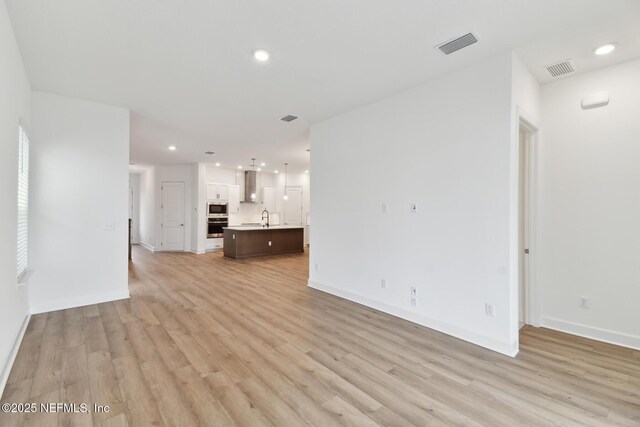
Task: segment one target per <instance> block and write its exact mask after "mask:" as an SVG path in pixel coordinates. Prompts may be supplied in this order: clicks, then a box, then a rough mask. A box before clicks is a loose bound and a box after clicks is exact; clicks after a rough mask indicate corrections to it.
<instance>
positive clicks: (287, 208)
mask: <svg viewBox="0 0 640 427" xmlns="http://www.w3.org/2000/svg"><path fill="white" fill-rule="evenodd" d="M286 194H287V199H286V200H284V224H285V225H302V187H287V190H286Z"/></svg>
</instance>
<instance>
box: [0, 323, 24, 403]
mask: <svg viewBox="0 0 640 427" xmlns="http://www.w3.org/2000/svg"><path fill="white" fill-rule="evenodd" d="M29 320H31V315H30V314H27V315H26V316H25V317H24V320H23V321H22V326H21V327H20V330H19V331H18V334H17V335H16V339H15V340H14V341H13V347H11V351H10V352H9V357H7V362H6V363H5V365H4V368H3V369H2V375H0V396H2V394H3V393H4V388H5V386H6V385H7V381H8V380H9V374H10V373H11V368H12V367H13V363H14V362H15V361H16V356H17V355H18V350H19V349H20V344H22V338H24V334H25V332H26V331H27V326H29Z"/></svg>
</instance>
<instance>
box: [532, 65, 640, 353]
mask: <svg viewBox="0 0 640 427" xmlns="http://www.w3.org/2000/svg"><path fill="white" fill-rule="evenodd" d="M638 76H640V61H633V62H627V63H624V64H621V65H617V66H614V67H610V68H606V69H602V70H599V71H595V72H591V73H587V74H583V75H578V76H575V77H573V78H569V79H565V80H561V81H558V82H555V83H551V84H547V85H544V86H543V87H542V119H543V128H542V135H541V140H540V147H539V152H538V155H539V172H540V178H541V179H540V183H539V185H540V191H539V219H538V231H539V233H538V246H539V250H538V253H539V257H538V258H539V261H538V270H537V279H538V284H539V286H540V287H541V288H542V293H543V317H542V323H543V325H545V326H549V327H552V328H556V329H560V330H565V331H568V332H570V333H574V334H578V335H585V336H589V337H594V338H597V339H601V340H605V341H611V342H614V343H618V344H623V345H628V346H631V347H635V348H640V310H638V301H640V261H639V260H640V225H639V222H638V220H639V219H640V167H639V161H640V120H639V117H640V79H639V77H638ZM597 91H607V92H609V93H610V96H611V102H610V104H609V105H608V106H607V107H604V108H599V109H593V110H582V109H581V108H580V100H581V98H582V97H583V96H585V95H588V94H591V93H593V92H597ZM580 296H584V297H586V298H588V299H589V308H587V309H584V308H579V307H578V297H580Z"/></svg>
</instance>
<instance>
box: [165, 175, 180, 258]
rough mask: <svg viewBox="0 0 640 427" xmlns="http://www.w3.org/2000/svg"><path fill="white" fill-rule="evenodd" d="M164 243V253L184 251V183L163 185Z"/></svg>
mask: <svg viewBox="0 0 640 427" xmlns="http://www.w3.org/2000/svg"><path fill="white" fill-rule="evenodd" d="M161 207H162V242H161V248H162V250H164V251H184V182H163V183H162V206H161Z"/></svg>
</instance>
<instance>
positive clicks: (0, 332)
mask: <svg viewBox="0 0 640 427" xmlns="http://www.w3.org/2000/svg"><path fill="white" fill-rule="evenodd" d="M0 64H2V65H1V66H0V93H1V94H2V96H0V218H2V221H0V236H2V238H0V395H1V394H2V390H3V388H4V385H5V383H6V380H7V376H8V375H9V370H10V365H11V363H12V359H13V357H14V356H15V353H14V352H12V349H13V347H14V343H16V339H17V338H18V336H19V334H20V330H21V325H23V323H24V321H25V318H26V316H27V314H28V311H29V308H28V292H27V286H28V285H23V286H17V284H16V282H17V280H16V279H17V278H16V274H17V273H16V270H17V266H16V263H17V261H16V239H17V227H18V226H17V218H18V208H17V198H18V192H17V188H18V123H19V121H20V120H23V121H24V123H25V125H27V126H28V125H30V124H31V120H30V108H29V104H30V96H31V88H30V86H29V81H28V80H27V74H26V72H25V70H24V66H23V64H22V59H21V57H20V52H19V51H18V46H17V44H16V41H15V38H14V35H13V29H12V26H11V22H10V21H9V15H8V14H7V10H6V8H5V3H4V2H0Z"/></svg>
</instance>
